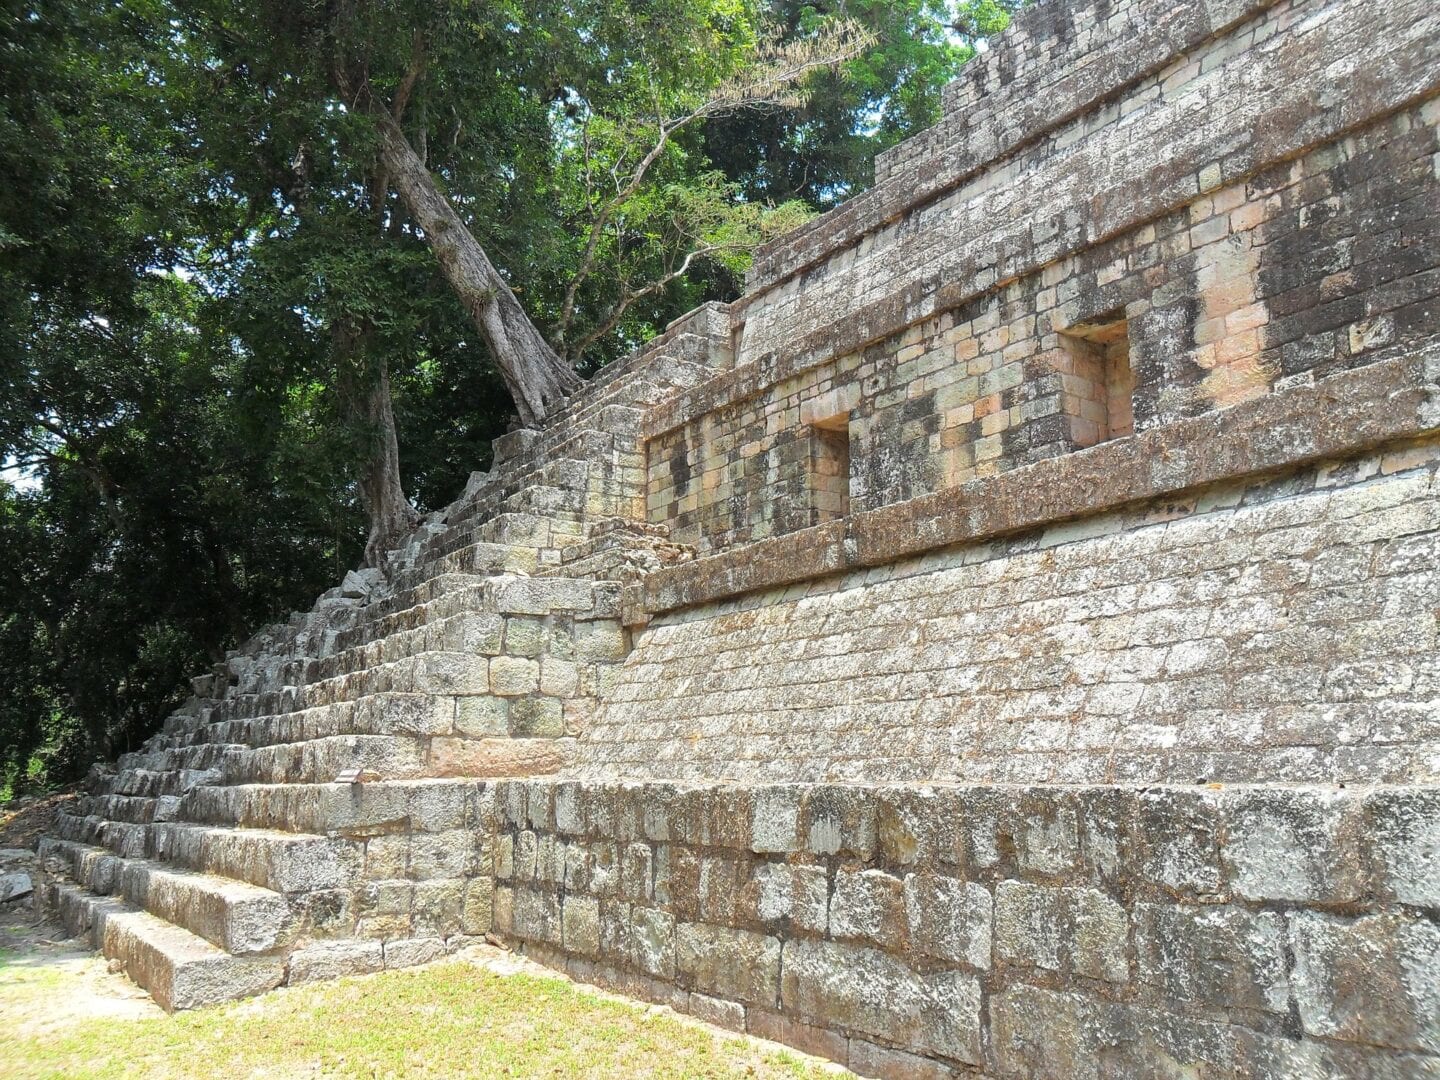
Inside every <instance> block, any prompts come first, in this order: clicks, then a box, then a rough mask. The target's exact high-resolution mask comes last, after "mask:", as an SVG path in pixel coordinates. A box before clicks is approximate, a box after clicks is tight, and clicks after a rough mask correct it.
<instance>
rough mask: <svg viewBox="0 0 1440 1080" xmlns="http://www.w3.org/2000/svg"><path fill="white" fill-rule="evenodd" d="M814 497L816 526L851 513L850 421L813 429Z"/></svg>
mask: <svg viewBox="0 0 1440 1080" xmlns="http://www.w3.org/2000/svg"><path fill="white" fill-rule="evenodd" d="M810 432H811V439H810V497H811V500H812V501H811V508H812V510H813V514H812V515H811V516H812V517H813V518H814V522H815V524H817V525H818V524H820V523H821V522H825V521H833V520H835V519H836V518H841V517H844V516H845V515H846V514H848V513H850V417H849V415H848V414H845V413H841V414H840V415H838V416H832V417H829V418H827V419H825V420H816V421H814V422H813V423H811V425H810Z"/></svg>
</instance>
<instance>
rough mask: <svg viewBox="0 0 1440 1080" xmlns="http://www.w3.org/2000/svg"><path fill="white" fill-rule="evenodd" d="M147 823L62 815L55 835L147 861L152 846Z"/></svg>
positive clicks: (56, 818)
mask: <svg viewBox="0 0 1440 1080" xmlns="http://www.w3.org/2000/svg"><path fill="white" fill-rule="evenodd" d="M150 828H151V826H150V825H148V824H136V823H132V822H128V821H109V820H107V819H106V818H103V817H100V816H99V815H97V814H84V813H80V812H73V813H63V812H62V813H60V814H57V815H56V816H55V828H54V831H55V835H56V836H58V837H60V838H61V839H64V840H79V841H80V842H81V843H85V844H95V845H98V846H100V847H104V848H109V849H110V850H111V851H113V852H115V853H116V854H117V855H124V856H125V857H126V858H136V859H139V858H144V856H145V852H146V850H147V848H148V846H149V843H150Z"/></svg>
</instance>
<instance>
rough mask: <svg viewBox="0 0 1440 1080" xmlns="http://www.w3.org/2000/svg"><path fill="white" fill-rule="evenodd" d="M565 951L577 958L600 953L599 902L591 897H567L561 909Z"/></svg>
mask: <svg viewBox="0 0 1440 1080" xmlns="http://www.w3.org/2000/svg"><path fill="white" fill-rule="evenodd" d="M561 924H562V938H563V941H564V946H565V951H566V952H567V953H570V954H572V955H578V956H597V955H598V954H599V952H600V901H599V900H597V899H596V898H595V897H593V896H567V897H565V900H564V903H563V905H562V908H561Z"/></svg>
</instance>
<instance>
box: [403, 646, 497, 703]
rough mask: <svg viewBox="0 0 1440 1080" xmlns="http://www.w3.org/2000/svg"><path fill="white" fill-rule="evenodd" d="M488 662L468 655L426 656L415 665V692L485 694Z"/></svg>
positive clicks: (438, 654)
mask: <svg viewBox="0 0 1440 1080" xmlns="http://www.w3.org/2000/svg"><path fill="white" fill-rule="evenodd" d="M488 673H489V661H488V660H486V658H485V657H483V656H473V655H470V654H467V653H449V652H436V653H426V654H425V655H423V656H421V657H419V658H418V659H417V660H416V663H415V689H416V690H417V691H418V692H420V693H422V694H483V693H484V692H485V690H486V689H487V687H488V685H489V675H488Z"/></svg>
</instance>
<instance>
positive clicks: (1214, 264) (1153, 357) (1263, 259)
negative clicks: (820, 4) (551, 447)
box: [645, 0, 1440, 552]
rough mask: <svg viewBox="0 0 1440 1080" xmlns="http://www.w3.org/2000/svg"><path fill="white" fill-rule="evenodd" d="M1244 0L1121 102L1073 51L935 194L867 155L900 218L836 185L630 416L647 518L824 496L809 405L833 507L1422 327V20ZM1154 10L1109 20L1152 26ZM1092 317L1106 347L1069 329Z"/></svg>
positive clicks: (1145, 416)
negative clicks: (836, 493) (837, 500)
mask: <svg viewBox="0 0 1440 1080" xmlns="http://www.w3.org/2000/svg"><path fill="white" fill-rule="evenodd" d="M1421 6H1423V5H1421ZM1254 7H1256V8H1257V10H1256V11H1255V13H1254V17H1253V18H1250V19H1248V20H1243V21H1241V22H1240V23H1238V24H1236V25H1234V26H1232V27H1231V28H1230V29H1229V30H1228V31H1226V32H1224V33H1222V34H1221V35H1220V36H1218V37H1216V38H1213V39H1210V40H1208V41H1204V42H1203V43H1199V44H1195V43H1191V47H1190V48H1189V49H1188V51H1184V52H1180V53H1175V54H1173V56H1172V58H1171V59H1170V60H1169V61H1168V63H1167V66H1165V67H1162V68H1161V69H1160V70H1158V71H1154V72H1153V73H1150V74H1148V75H1146V76H1145V77H1144V78H1142V79H1140V80H1139V81H1138V82H1136V83H1134V84H1133V85H1131V86H1129V87H1127V89H1126V92H1125V94H1124V96H1123V97H1122V98H1120V99H1119V100H1118V101H1115V100H1111V101H1108V102H1101V101H1092V100H1091V97H1090V96H1089V95H1091V94H1092V93H1093V91H1094V89H1095V84H1094V82H1093V79H1094V78H1095V77H1096V75H1095V73H1094V72H1092V73H1091V75H1090V76H1089V79H1090V80H1091V81H1087V82H1086V84H1085V87H1072V88H1071V90H1070V92H1072V93H1073V94H1075V95H1076V97H1075V100H1074V102H1072V103H1068V104H1067V102H1065V101H1063V100H1062V101H1061V102H1060V103H1059V104H1058V105H1056V106H1055V108H1056V111H1057V115H1058V116H1059V117H1061V118H1062V120H1063V122H1057V124H1056V125H1055V126H1054V127H1053V128H1051V129H1047V133H1046V134H1045V135H1044V138H1041V139H1039V141H1035V140H1036V139H1037V138H1039V135H1038V133H1031V137H1030V138H1029V140H1028V141H1027V140H1025V139H1019V138H1018V136H1017V137H1016V139H1015V140H1013V141H1014V143H1015V145H1013V146H1011V145H1010V144H1009V143H1008V142H1006V141H1005V140H1000V141H999V142H998V143H997V144H996V149H995V156H994V158H993V160H991V161H989V162H988V163H987V164H985V165H984V166H983V167H979V166H978V165H977V170H978V171H976V172H975V173H974V174H973V175H970V176H968V178H966V179H965V180H964V182H963V183H961V182H959V181H958V180H957V181H956V183H957V185H958V186H955V187H953V188H952V189H951V190H949V191H947V192H946V193H945V194H943V195H940V196H936V197H935V199H934V200H933V201H931V202H927V201H926V200H925V199H924V198H923V197H921V196H922V195H923V190H922V192H919V193H917V192H916V191H915V183H914V181H915V180H916V176H915V175H914V170H913V169H909V170H906V169H901V170H900V171H898V172H886V170H885V169H882V170H881V174H882V175H884V176H886V177H887V179H886V180H885V181H884V182H882V184H881V185H880V187H879V188H877V189H876V191H875V192H872V193H870V194H869V195H867V196H863V197H862V199H861V200H857V203H863V202H864V201H865V200H866V199H870V200H872V201H873V200H874V199H877V198H880V197H881V195H882V194H883V195H884V197H886V198H889V199H891V200H897V199H900V198H901V196H902V195H903V197H904V199H905V200H906V201H905V202H904V204H903V213H901V214H900V216H899V217H897V218H894V219H891V220H888V221H886V220H881V221H877V222H875V223H873V226H872V227H869V228H861V227H860V226H859V225H851V224H850V222H849V218H848V217H847V215H853V214H854V213H858V212H859V211H858V210H852V209H851V207H848V206H847V208H846V209H844V210H841V211H839V212H837V214H834V215H827V216H826V217H825V218H823V219H821V223H819V224H817V225H815V226H814V227H813V228H811V229H810V230H808V231H805V232H802V233H801V234H800V235H799V236H796V237H793V238H792V237H787V238H785V239H783V240H781V241H778V242H777V246H776V247H775V248H774V249H773V250H772V251H771V252H770V253H768V254H767V255H766V256H765V257H763V258H762V259H761V261H760V264H759V265H760V269H759V270H757V275H756V278H755V281H754V283H753V284H754V286H755V287H754V288H753V289H752V292H751V293H750V294H748V295H747V296H746V297H745V298H744V299H743V300H741V301H740V302H739V303H738V304H737V305H736V306H735V319H736V322H737V325H738V327H739V329H737V334H738V335H739V337H740V342H741V345H740V348H739V351H738V357H737V364H738V366H737V367H736V368H735V369H734V370H733V371H731V372H728V373H726V374H723V375H721V376H719V377H717V378H715V379H713V380H711V381H709V382H707V383H706V384H703V385H702V386H700V387H697V388H696V389H694V390H692V391H690V392H687V393H684V394H681V395H679V396H677V397H676V398H675V399H673V400H672V401H671V402H669V403H668V404H666V405H665V406H663V407H662V408H659V409H656V410H652V411H651V412H650V413H649V414H648V415H647V417H646V420H645V431H646V433H647V435H648V436H649V443H648V471H649V477H648V484H647V500H646V501H647V508H648V512H649V515H650V520H651V521H653V522H664V523H666V524H668V525H669V526H670V527H671V529H672V535H673V536H674V538H675V539H676V540H678V541H681V542H684V543H693V544H696V545H698V546H699V548H700V549H701V551H702V552H704V551H709V550H721V549H724V548H726V547H729V546H733V545H737V544H744V543H748V542H752V541H755V540H759V539H764V538H766V537H768V536H773V535H779V534H783V533H786V532H790V531H794V530H797V529H802V528H806V527H809V526H813V525H816V524H818V523H820V522H822V521H825V520H829V519H830V518H831V517H833V516H834V514H833V508H832V506H831V502H832V500H830V499H829V497H828V496H829V488H828V487H827V486H826V485H825V484H824V483H823V477H822V476H821V475H820V473H819V471H818V470H817V469H816V468H815V464H814V462H815V457H816V450H817V445H818V444H819V442H820V441H821V440H823V438H824V437H825V431H824V430H823V428H825V427H836V426H838V427H839V428H840V429H841V430H844V431H846V433H847V434H848V439H849V450H848V459H847V462H848V471H849V477H848V479H849V491H848V505H849V507H850V508H851V509H852V510H867V509H873V508H875V507H878V506H882V505H886V504H889V503H893V502H898V501H902V500H905V499H909V498H913V497H915V496H917V495H922V494H925V493H927V492H931V491H935V490H939V489H942V488H945V487H951V486H954V485H957V484H960V483H963V482H964V481H966V480H968V479H970V478H972V477H976V476H987V475H994V474H996V473H998V472H1002V471H1004V470H1007V469H1012V468H1016V467H1019V466H1022V465H1025V464H1028V463H1030V462H1033V461H1036V460H1039V459H1042V458H1047V457H1053V456H1056V455H1060V454H1065V453H1069V452H1072V451H1074V450H1076V449H1079V448H1082V447H1085V446H1089V445H1093V444H1094V443H1096V442H1099V441H1102V440H1104V439H1106V438H1112V437H1115V436H1116V435H1122V434H1126V433H1128V431H1129V430H1130V427H1131V424H1132V420H1131V417H1132V414H1133V426H1134V428H1136V429H1139V430H1146V429H1149V428H1154V427H1156V426H1160V425H1163V424H1165V423H1168V422H1172V421H1174V420H1177V419H1181V418H1184V417H1187V416H1194V415H1198V414H1201V413H1204V412H1207V411H1209V410H1212V409H1215V408H1223V407H1227V406H1230V405H1233V404H1236V403H1237V402H1241V401H1246V400H1250V399H1252V398H1254V397H1256V396H1258V395H1263V394H1265V393H1267V392H1269V391H1271V390H1272V389H1273V388H1275V387H1277V386H1278V387H1283V386H1286V385H1291V384H1293V383H1295V382H1296V381H1298V380H1308V379H1314V378H1323V377H1324V376H1326V375H1328V374H1332V373H1334V372H1335V371H1338V370H1343V369H1345V368H1346V367H1350V366H1353V365H1356V364H1360V363H1366V362H1369V361H1371V360H1373V359H1375V358H1377V357H1383V356H1385V355H1392V354H1393V350H1394V349H1395V348H1397V347H1400V348H1403V347H1404V346H1407V345H1412V344H1415V343H1417V342H1420V341H1423V340H1424V339H1426V338H1428V337H1429V336H1431V335H1433V334H1434V333H1435V319H1434V313H1435V305H1436V294H1437V289H1440V270H1437V268H1440V243H1437V241H1436V235H1435V229H1436V214H1435V213H1434V206H1435V204H1436V200H1437V191H1440V181H1437V178H1436V174H1435V168H1434V156H1435V154H1436V152H1437V149H1440V143H1437V134H1436V125H1437V123H1440V108H1437V107H1436V105H1435V103H1434V101H1433V100H1432V101H1431V102H1430V103H1429V104H1428V105H1422V104H1420V103H1419V102H1418V101H1417V100H1416V98H1417V95H1420V96H1421V97H1422V98H1423V95H1426V94H1433V93H1434V90H1435V87H1436V83H1437V79H1436V77H1435V74H1434V65H1433V64H1432V63H1429V62H1428V56H1427V54H1426V52H1425V50H1424V49H1423V48H1422V47H1421V46H1422V45H1424V44H1425V43H1426V41H1427V36H1428V35H1429V34H1430V33H1431V32H1432V30H1433V27H1431V26H1430V23H1431V22H1433V17H1432V18H1430V19H1427V18H1425V17H1423V16H1422V14H1421V12H1420V9H1419V7H1415V8H1414V9H1413V10H1412V9H1411V8H1409V7H1407V6H1406V5H1404V4H1400V5H1387V6H1386V8H1385V10H1384V12H1383V13H1380V14H1379V15H1378V16H1377V13H1376V12H1375V11H1374V10H1373V8H1371V7H1370V6H1368V5H1364V4H1359V3H1352V4H1335V3H1326V2H1324V0H1310V2H1308V3H1305V2H1301V3H1283V4H1279V5H1273V6H1270V5H1254ZM1162 8H1163V5H1131V6H1129V7H1128V8H1127V9H1126V15H1125V18H1126V19H1129V20H1133V19H1135V18H1138V17H1139V15H1140V14H1141V13H1144V15H1145V18H1147V19H1153V20H1155V21H1156V23H1157V24H1166V25H1168V24H1167V23H1166V19H1167V13H1166V12H1165V11H1162V10H1161V9H1162ZM1040 11H1041V12H1049V13H1051V15H1052V16H1053V14H1054V12H1056V11H1066V12H1067V13H1068V17H1069V18H1070V19H1072V20H1078V19H1079V18H1080V15H1079V12H1078V11H1077V9H1076V7H1075V6H1074V5H1065V4H1060V3H1053V4H1050V5H1046V6H1042V8H1041V9H1040ZM1037 14H1038V13H1037ZM1181 22H1182V23H1183V22H1184V20H1183V19H1182V20H1181ZM1022 25H1024V23H1022ZM1066 25H1070V24H1069V23H1067V24H1066ZM1126 25H1128V22H1127V23H1126ZM1182 28H1183V27H1174V26H1172V27H1171V31H1172V32H1173V33H1177V34H1178V33H1179V30H1180V29H1182ZM1192 29H1193V28H1192ZM1077 40H1083V41H1088V42H1090V45H1089V51H1088V52H1086V53H1085V55H1087V56H1090V55H1092V54H1093V53H1094V52H1096V51H1097V50H1100V49H1103V48H1108V47H1109V46H1110V45H1112V44H1113V39H1111V38H1109V37H1108V35H1107V34H1106V33H1104V32H1101V31H1099V30H1097V31H1095V32H1092V33H1089V34H1087V35H1084V36H1082V37H1081V38H1080V39H1077ZM997 55H998V56H1004V57H1011V53H1010V52H1009V50H1008V49H1003V50H997ZM1347 57H1348V59H1347ZM1362 57H1363V59H1362ZM1012 61H1013V58H1012ZM1007 62H1011V61H1007ZM1347 65H1353V66H1354V67H1355V68H1356V70H1355V71H1353V72H1350V71H1344V72H1342V71H1338V70H1337V67H1344V66H1347ZM1042 70H1043V69H1042ZM1087 70H1088V69H1087ZM1382 73H1383V77H1382ZM1352 77H1353V79H1354V80H1356V82H1355V84H1354V85H1353V86H1352V92H1347V93H1346V94H1336V95H1335V97H1334V100H1333V101H1332V100H1330V99H1329V98H1328V97H1326V96H1325V95H1314V94H1311V93H1310V92H1309V88H1310V87H1312V86H1314V85H1317V84H1322V83H1323V84H1325V85H1336V86H1338V85H1342V84H1343V83H1344V82H1345V80H1347V79H1350V78H1352ZM1332 79H1339V80H1340V82H1337V83H1333V84H1332V83H1331V82H1330V80H1332ZM1381 82H1383V85H1381ZM1086 88H1088V89H1086ZM1052 91H1053V92H1055V93H1062V92H1061V91H1058V90H1053V88H1052ZM1048 104H1050V103H1049V102H1048V101H1047V105H1048ZM1069 104H1074V105H1075V108H1076V109H1078V110H1079V111H1076V112H1073V114H1069V115H1070V118H1069V119H1064V117H1066V116H1067V108H1068V106H1069ZM1082 104H1083V105H1085V106H1086V107H1085V108H1084V109H1080V106H1081V105H1082ZM1004 108H1005V103H1004V102H1000V103H997V106H996V110H997V111H998V112H1001V113H1003V111H1004ZM1392 109H1393V110H1398V111H1393V112H1392V111H1391V110H1392ZM1361 110H1365V111H1363V112H1362V111H1361ZM982 115H984V116H986V117H990V116H993V115H995V114H994V113H992V112H990V111H986V112H985V113H983V114H982ZM1197 118H1199V119H1197ZM997 122H998V121H997ZM1357 125H1358V126H1357ZM944 127H945V125H944V124H942V125H941V129H937V130H943V129H944ZM931 139H932V136H930V135H927V136H924V137H921V138H920V139H918V140H916V143H917V145H918V146H919V147H920V150H917V151H916V153H920V152H922V151H923V152H924V153H925V154H931V155H933V153H934V148H933V147H931V146H930V145H929V142H930V141H931ZM910 145H911V144H909V143H907V144H905V147H909V146H910ZM902 149H903V148H902ZM924 160H925V161H926V162H927V163H930V164H933V163H934V161H935V158H934V157H933V156H928V157H926V158H925V159H924ZM942 160H946V161H948V158H947V159H942ZM1142 162H1143V163H1144V164H1143V165H1142V164H1141V163H1142ZM877 193H880V194H877ZM1034 207H1048V208H1051V209H1050V210H1048V211H1047V212H1046V213H1044V214H1037V213H1035V212H1034V211H1033V209H1032V208H1034ZM822 257H823V258H822ZM957 259H958V260H962V261H961V262H958V263H957V261H956V260H957ZM817 260H819V261H817ZM1097 331H1103V332H1106V333H1108V334H1109V335H1110V337H1109V339H1108V340H1111V341H1114V340H1115V339H1116V338H1117V337H1118V339H1119V341H1120V342H1121V343H1122V347H1121V349H1120V350H1119V355H1118V359H1119V361H1120V367H1121V369H1122V370H1119V371H1112V372H1110V373H1108V374H1107V373H1105V372H1103V371H1100V370H1098V369H1097V368H1096V366H1095V364H1094V363H1092V362H1089V361H1087V358H1086V355H1085V353H1086V350H1085V347H1084V346H1083V345H1080V346H1079V347H1078V348H1077V342H1083V341H1084V339H1085V338H1086V337H1090V336H1093V335H1094V333H1095V332H1097ZM1107 391H1109V393H1108V394H1107ZM1107 397H1109V398H1111V400H1114V399H1115V398H1116V397H1121V398H1123V401H1122V402H1121V405H1122V406H1123V417H1122V416H1121V415H1119V414H1120V413H1121V412H1122V408H1120V407H1116V406H1114V405H1112V406H1111V407H1110V408H1108V409H1107V408H1106V406H1105V401H1106V399H1107ZM1112 413H1113V414H1116V415H1115V416H1111V415H1110V414H1112Z"/></svg>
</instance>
